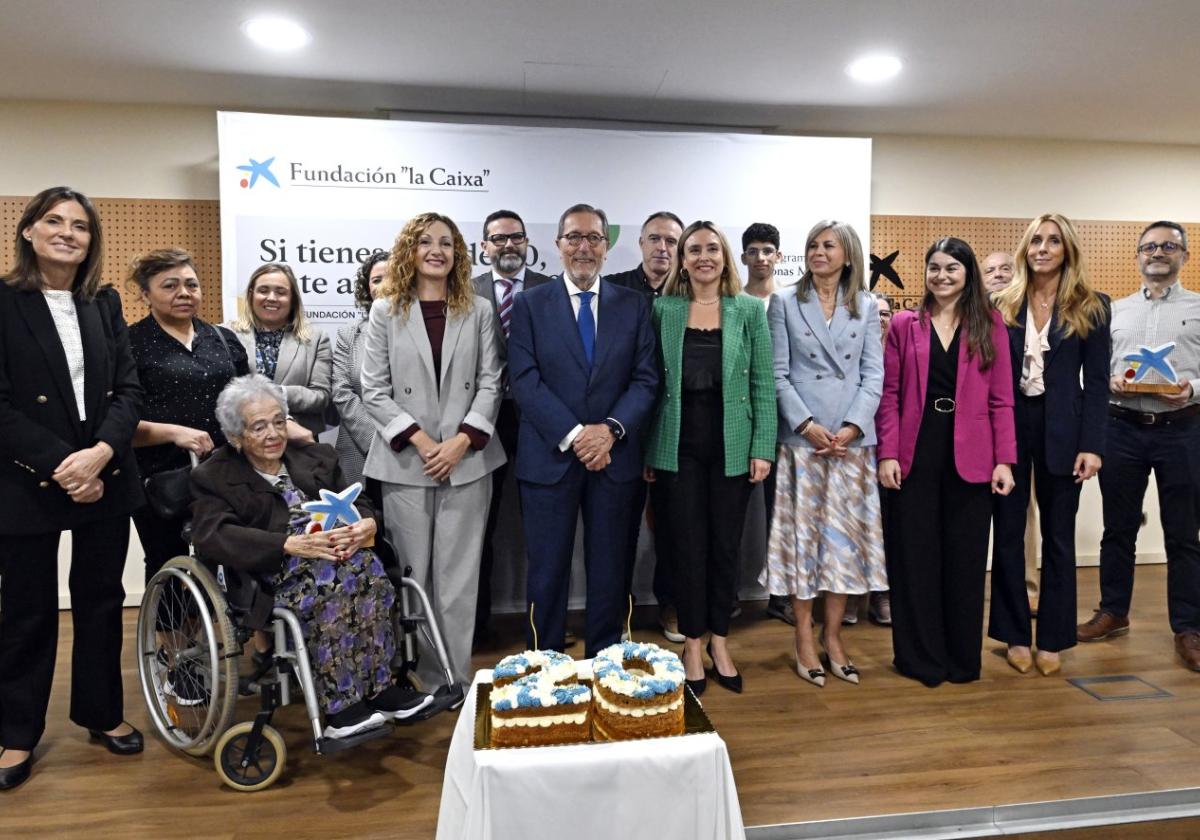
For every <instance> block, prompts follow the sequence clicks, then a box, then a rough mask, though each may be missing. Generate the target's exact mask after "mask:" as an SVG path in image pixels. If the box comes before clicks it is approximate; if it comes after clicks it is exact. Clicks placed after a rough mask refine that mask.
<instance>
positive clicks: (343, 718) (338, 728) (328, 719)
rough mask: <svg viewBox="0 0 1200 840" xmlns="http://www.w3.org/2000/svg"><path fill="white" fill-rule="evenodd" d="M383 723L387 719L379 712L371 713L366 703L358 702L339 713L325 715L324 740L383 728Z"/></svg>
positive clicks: (347, 736)
mask: <svg viewBox="0 0 1200 840" xmlns="http://www.w3.org/2000/svg"><path fill="white" fill-rule="evenodd" d="M385 723H387V718H385V717H384V716H383V715H382V714H380V713H379V712H375V711H372V710H371V709H370V708H368V707H367V704H366V703H363V702H362V701H359V702H358V703H355V704H354V705H353V706H349V707H347V708H345V709H342V710H341V711H340V712H335V713H334V714H332V715H326V716H325V732H324V735H325V737H326V738H349V737H350V736H351V735H357V734H358V733H359V732H365V731H367V730H368V729H374V728H375V727H377V726H383V725H384V724H385Z"/></svg>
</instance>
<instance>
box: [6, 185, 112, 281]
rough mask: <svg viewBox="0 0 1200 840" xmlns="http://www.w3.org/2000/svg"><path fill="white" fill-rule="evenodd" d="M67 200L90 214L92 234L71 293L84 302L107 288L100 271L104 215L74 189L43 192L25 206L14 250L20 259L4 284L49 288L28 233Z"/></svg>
mask: <svg viewBox="0 0 1200 840" xmlns="http://www.w3.org/2000/svg"><path fill="white" fill-rule="evenodd" d="M64 201H75V202H78V203H79V206H80V207H82V208H83V212H84V213H85V214H87V217H88V233H90V234H91V241H90V242H89V243H88V252H87V256H86V257H84V258H83V262H82V263H80V264H79V266H78V267H77V268H76V269H75V281H74V282H73V283H72V284H71V291H72V292H74V294H75V295H76V296H77V297H79V298H81V299H83V300H93V299H94V298H95V297H96V294H97V293H98V292H99V291H100V287H101V286H102V285H103V282H102V280H101V277H100V270H101V267H102V264H103V262H104V232H103V230H102V229H101V227H100V215H99V214H98V213H97V212H96V208H95V207H94V206H92V202H91V199H89V198H88V197H87V196H86V195H84V194H83V193H81V192H79V191H78V190H73V189H71V188H70V187H50V188H49V189H46V190H42V191H41V192H40V193H38V194H37V195H35V196H34V197H33V198H31V199H30V200H29V203H28V204H26V205H25V211H24V212H23V213H21V220H20V221H19V222H17V239H16V243H17V245H16V249H15V250H14V253H15V254H16V260H15V262H14V263H13V267H12V270H10V271H9V272H8V274H7V276H5V278H4V282H5V283H7V284H8V285H10V286H12V287H13V288H14V289H21V290H22V291H33V290H37V289H41V288H43V287H44V286H45V280H43V278H42V272H41V269H39V268H38V261H37V254H35V253H34V251H33V243H32V242H30V241H29V240H28V239H26V238H25V236H24V233H25V231H26V230H27V229H28V228H29V227H31V226H32V225H33V224H34V223H35V222H37V221H38V220H39V219H41V218H42V217H43V216H45V215H46V214H47V213H49V212H50V211H51V210H52V209H53V208H54V207H55V206H56V205H58V204H60V203H61V202H64Z"/></svg>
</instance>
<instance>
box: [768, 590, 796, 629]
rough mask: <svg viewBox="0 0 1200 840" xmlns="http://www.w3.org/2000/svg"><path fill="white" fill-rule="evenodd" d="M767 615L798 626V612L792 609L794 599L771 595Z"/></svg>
mask: <svg viewBox="0 0 1200 840" xmlns="http://www.w3.org/2000/svg"><path fill="white" fill-rule="evenodd" d="M767 615H769V616H770V617H771V618H777V619H779V620H780V621H782V622H784V623H785V624H790V625H792V626H793V627H795V626H796V612H795V610H793V609H792V599H791V598H788V597H787V596H786V595H771V596H770V597H769V598H768V599H767Z"/></svg>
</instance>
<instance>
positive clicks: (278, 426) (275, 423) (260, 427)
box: [246, 417, 287, 438]
mask: <svg viewBox="0 0 1200 840" xmlns="http://www.w3.org/2000/svg"><path fill="white" fill-rule="evenodd" d="M272 431H274V432H277V433H279V434H281V435H286V434H287V418H286V417H280V418H278V419H277V420H272V421H270V422H267V421H266V420H259V421H258V422H257V423H255V424H254V425H253V426H247V427H246V434H248V435H249V436H250V437H252V438H265V437H266V436H267V435H268V434H270V433H271V432H272Z"/></svg>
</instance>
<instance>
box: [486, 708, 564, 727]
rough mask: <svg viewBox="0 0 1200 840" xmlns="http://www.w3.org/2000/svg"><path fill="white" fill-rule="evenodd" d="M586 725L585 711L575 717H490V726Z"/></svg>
mask: <svg viewBox="0 0 1200 840" xmlns="http://www.w3.org/2000/svg"><path fill="white" fill-rule="evenodd" d="M568 723H574V724H584V723H587V711H586V710H584V711H582V712H580V713H579V714H575V715H536V716H532V717H515V718H498V717H496V716H495V715H492V726H528V727H541V728H543V729H544V728H546V727H548V726H562V725H564V724H568Z"/></svg>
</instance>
